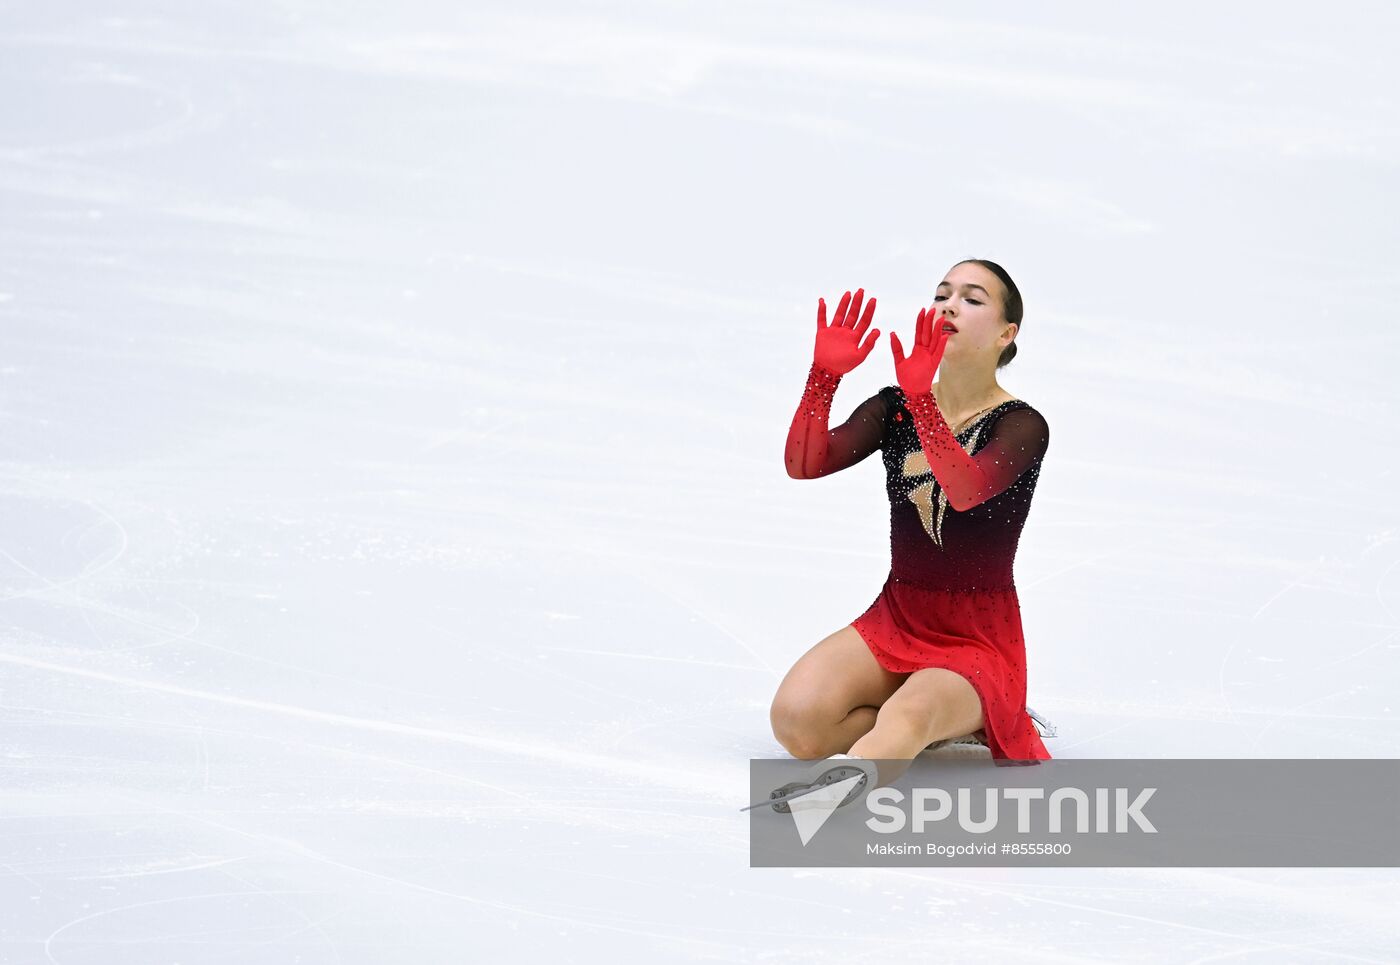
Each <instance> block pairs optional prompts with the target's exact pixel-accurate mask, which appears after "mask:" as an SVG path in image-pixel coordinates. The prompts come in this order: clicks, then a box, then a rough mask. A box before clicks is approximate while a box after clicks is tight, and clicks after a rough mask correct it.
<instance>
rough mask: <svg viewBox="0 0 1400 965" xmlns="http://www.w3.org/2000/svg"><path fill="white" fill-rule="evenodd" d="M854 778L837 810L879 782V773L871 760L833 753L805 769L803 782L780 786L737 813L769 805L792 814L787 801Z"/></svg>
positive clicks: (781, 811) (779, 811)
mask: <svg viewBox="0 0 1400 965" xmlns="http://www.w3.org/2000/svg"><path fill="white" fill-rule="evenodd" d="M853 777H854V778H859V780H857V781H856V782H855V783H854V784H852V785H851V787H850V789H849V790H848V791H847V792H846V794H845V796H844V797H842V798H841V801H840V803H839V804H837V805H836V807H838V808H843V807H845V806H846V805H847V804H850V803H851V802H852V801H854V800H856V799H857V798H859V797H860V796H861V794H862V793H864V791H865V789H866V788H867V787H870V786H871V785H873V784H874V782H875V781H876V780H878V779H879V771H878V769H877V768H876V766H875V762H874V761H870V760H866V759H865V758H863V757H851V756H850V755H849V754H832V755H831V756H830V757H828V758H826V759H824V760H820V761H817V762H816V763H815V764H813V765H812V766H811V767H810V768H808V769H807V773H806V774H804V775H803V779H802V780H799V781H791V782H789V783H787V784H784V785H783V786H782V787H780V788H778V789H776V790H775V791H773V792H772V793H771V794H769V795H768V800H766V801H758V802H756V803H754V804H750V805H749V806H748V807H743V808H740V809H739V810H740V811H751V810H753V809H754V808H757V807H762V806H763V805H765V804H768V805H771V806H772V808H773V810H774V811H777V812H778V813H780V814H788V813H790V812H791V811H792V805H791V804H789V803H788V802H790V801H791V800H793V799H794V798H799V797H803V796H805V795H808V794H811V793H812V792H814V791H820V790H821V789H822V788H824V787H830V786H831V785H832V784H840V783H841V782H842V781H846V780H849V779H851V778H853Z"/></svg>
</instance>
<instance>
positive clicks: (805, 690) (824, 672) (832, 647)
mask: <svg viewBox="0 0 1400 965" xmlns="http://www.w3.org/2000/svg"><path fill="white" fill-rule="evenodd" d="M908 676H909V675H908V674H898V673H891V672H890V671H888V670H886V669H885V668H884V667H881V666H880V665H879V663H877V662H876V661H875V658H874V656H872V655H871V653H870V648H869V647H868V646H866V645H865V641H864V640H862V639H861V637H860V634H858V633H857V632H856V631H855V628H854V627H850V626H846V627H842V628H841V629H840V630H837V631H836V632H835V633H833V634H832V635H831V636H829V637H827V638H826V639H825V640H822V641H821V642H820V643H818V644H817V645H816V646H814V647H813V648H812V649H811V650H808V651H807V652H806V653H805V654H803V655H802V656H801V657H800V658H799V659H798V661H797V663H795V664H793V667H792V669H791V670H789V671H788V672H787V676H786V677H784V678H783V682H782V683H781V684H779V685H778V692H777V694H776V695H775V696H774V698H773V706H772V709H771V710H770V711H769V718H770V720H771V721H772V725H773V736H774V737H776V738H777V739H778V743H780V744H782V745H783V747H784V748H786V749H787V751H788V753H789V754H791V755H792V756H793V757H796V758H799V759H801V760H812V759H814V758H820V757H829V756H830V755H832V754H842V753H845V752H846V751H848V750H849V749H850V747H851V745H852V744H854V743H855V742H856V741H858V740H859V739H860V738H861V737H863V736H864V735H865V734H866V733H867V732H869V731H870V729H871V728H872V727H874V726H875V723H876V716H877V713H878V710H879V707H880V706H881V705H882V704H884V702H885V701H886V700H888V699H889V697H890V695H891V694H893V693H894V692H895V691H897V690H898V689H899V687H900V684H901V683H903V682H904V681H905V680H906V679H907V678H908Z"/></svg>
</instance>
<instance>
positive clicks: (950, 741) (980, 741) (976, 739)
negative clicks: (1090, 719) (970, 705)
mask: <svg viewBox="0 0 1400 965" xmlns="http://www.w3.org/2000/svg"><path fill="white" fill-rule="evenodd" d="M1026 714H1027V715H1028V716H1029V717H1030V719H1031V721H1032V723H1034V724H1035V729H1036V731H1037V732H1038V733H1039V734H1040V736H1041V737H1056V736H1058V734H1059V731H1058V730H1057V729H1056V728H1055V725H1054V724H1052V723H1050V722H1049V721H1048V720H1046V719H1045V718H1044V717H1042V716H1040V715H1039V714H1037V713H1036V712H1035V711H1033V710H1031V708H1030V706H1029V705H1027V707H1026ZM948 745H965V746H972V747H986V746H987V732H986V731H985V730H979V731H974V732H973V733H971V734H964V735H963V736H962V737H945V738H943V740H936V741H934V742H933V743H932V744H930V745H928V746H927V747H925V748H924V750H926V751H936V750H938V748H940V747H946V746H948Z"/></svg>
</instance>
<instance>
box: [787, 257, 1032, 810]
mask: <svg viewBox="0 0 1400 965" xmlns="http://www.w3.org/2000/svg"><path fill="white" fill-rule="evenodd" d="M864 295H865V292H864V289H861V290H858V291H857V292H856V293H855V297H854V298H852V296H851V293H850V292H847V293H846V294H845V296H844V297H843V298H842V299H841V303H840V305H838V306H837V309H836V315H835V318H834V319H833V321H832V323H831V324H830V325H828V324H827V322H826V302H825V301H824V300H818V303H817V333H816V346H815V351H814V357H813V361H812V367H811V370H810V372H809V374H808V377H807V387H806V390H805V391H804V393H803V395H802V402H801V405H800V406H799V407H798V410H797V414H796V415H795V416H794V418H793V421H792V428H791V429H790V431H789V433H788V439H787V446H786V452H785V458H786V461H787V471H788V475H790V476H791V477H792V478H794V479H817V478H820V477H821V476H826V475H830V474H831V473H834V472H840V471H841V470H842V469H846V468H848V467H850V466H853V465H855V464H856V463H858V462H860V461H861V460H862V459H864V458H866V457H867V456H869V455H870V454H871V453H873V452H875V451H876V450H877V449H879V450H881V451H882V452H883V454H884V463H885V479H886V482H885V488H886V492H887V495H888V496H889V500H890V573H889V576H888V578H887V579H886V581H885V584H884V586H883V588H882V589H881V590H880V593H879V595H878V596H877V597H876V599H875V602H874V603H872V604H871V606H870V608H869V609H867V610H866V611H865V613H863V614H862V615H861V616H859V617H857V618H856V620H855V621H854V622H852V623H851V624H850V625H849V626H847V627H844V628H842V629H841V630H838V631H837V632H836V633H833V634H832V635H831V636H829V637H827V638H826V639H824V640H822V641H821V642H820V643H818V644H817V645H816V646H815V647H813V648H812V649H811V650H809V651H808V652H807V653H806V654H804V655H803V656H802V657H801V658H800V659H799V660H798V661H797V663H796V664H795V665H794V666H793V667H792V669H791V670H790V671H788V674H787V676H786V677H785V678H784V679H783V682H782V684H781V685H780V686H779V688H778V692H777V695H776V696H775V697H774V699H773V706H772V711H771V719H772V725H773V734H774V736H775V737H777V739H778V741H779V743H781V744H782V745H783V747H785V748H786V749H787V750H788V751H789V752H790V753H791V754H792V755H793V756H794V757H798V758H802V759H812V758H826V760H822V761H819V762H818V763H817V764H816V765H814V766H813V767H812V768H811V770H810V771H809V774H808V777H809V780H808V782H807V783H809V784H811V783H831V782H832V780H834V779H840V778H844V777H846V776H852V775H853V774H856V773H862V772H863V773H864V774H865V775H866V776H867V778H868V779H867V780H866V781H861V782H857V784H856V786H855V787H854V789H853V790H852V792H851V793H850V794H849V795H847V796H846V798H845V800H843V802H842V803H843V804H846V803H849V802H850V801H851V800H854V799H855V798H856V797H857V796H858V794H859V792H860V791H861V790H863V789H864V788H865V787H866V786H867V785H869V786H871V787H873V786H876V785H881V784H888V783H891V782H893V781H894V780H895V779H896V778H898V777H899V775H900V774H902V773H903V772H904V771H905V770H906V769H907V768H908V766H909V764H910V763H912V761H913V759H914V757H915V756H916V755H918V754H919V752H920V751H922V750H924V749H925V748H927V747H929V746H930V745H931V744H932V745H936V744H941V743H943V742H946V741H948V740H950V739H956V738H959V737H963V736H965V735H975V736H976V737H979V738H982V739H983V740H984V742H985V743H986V745H987V746H988V748H989V749H990V750H991V753H992V757H993V759H995V760H997V761H1009V762H1016V763H1023V762H1027V763H1028V762H1034V761H1038V760H1047V759H1049V757H1050V754H1049V752H1048V751H1046V749H1045V745H1044V744H1043V743H1042V742H1041V739H1040V734H1039V733H1038V732H1037V730H1036V728H1035V725H1034V724H1033V723H1032V720H1031V717H1030V715H1029V714H1028V712H1027V708H1026V660H1025V643H1024V641H1023V639H1022V636H1021V619H1020V603H1019V601H1018V599H1017V595H1016V587H1015V583H1014V580H1013V577H1012V564H1013V560H1014V558H1015V553H1016V545H1017V542H1018V539H1019V537H1020V533H1021V529H1022V527H1023V526H1024V525H1025V521H1026V515H1027V512H1028V511H1029V509H1030V502H1031V496H1032V494H1033V493H1034V491H1035V485H1036V480H1037V478H1038V477H1039V473H1040V464H1041V460H1042V459H1043V458H1044V456H1045V452H1046V449H1047V448H1048V446H1049V442H1050V431H1049V426H1048V425H1047V423H1046V421H1045V419H1044V417H1043V416H1042V415H1041V414H1040V413H1039V412H1037V411H1036V410H1035V409H1034V408H1033V407H1031V406H1030V405H1029V404H1028V403H1026V402H1024V401H1022V400H1020V399H1017V398H1015V397H1013V396H1012V395H1010V394H1009V393H1008V392H1006V390H1004V389H1003V388H1002V387H1001V386H1000V385H998V384H997V379H996V370H997V369H998V368H1000V367H1001V366H1003V365H1005V364H1006V363H1007V362H1009V361H1011V359H1012V358H1014V357H1015V355H1016V344H1015V339H1016V334H1017V332H1018V331H1019V330H1020V323H1021V315H1022V305H1021V296H1020V292H1019V291H1018V290H1017V288H1016V285H1015V283H1014V282H1012V280H1011V278H1010V276H1009V275H1008V274H1007V273H1006V271H1005V269H1003V268H1002V267H1001V266H1000V265H997V264H995V263H994V262H990V261H984V260H980V259H979V260H969V261H963V262H959V263H958V264H956V265H954V266H953V268H952V269H951V270H950V271H949V272H948V274H947V275H946V276H945V277H944V279H943V281H942V282H941V283H940V284H939V285H938V288H937V292H936V295H935V297H934V304H933V305H932V306H931V307H930V308H928V309H927V310H921V311H920V312H919V314H918V318H917V320H916V323H915V339H914V344H913V346H911V348H910V352H909V355H908V356H907V357H906V356H905V355H904V352H903V347H902V346H901V344H900V341H899V337H898V336H897V335H895V334H894V333H891V334H890V343H891V348H892V350H893V354H894V367H895V376H896V379H897V381H898V386H897V387H896V386H888V387H886V388H884V389H881V390H880V391H879V392H878V393H876V394H875V395H873V396H871V397H870V398H869V399H867V400H865V401H864V402H862V403H861V404H860V405H859V406H857V407H856V409H855V411H854V412H853V413H852V415H851V417H850V418H849V419H847V420H846V422H845V423H843V424H842V425H840V426H838V427H837V428H835V429H828V427H827V422H828V419H829V417H830V412H831V401H832V397H833V396H834V394H835V391H836V386H837V384H838V383H839V382H840V380H841V377H842V376H844V375H845V374H846V373H847V372H849V371H851V370H852V369H854V368H855V367H856V366H857V365H859V364H860V363H861V362H863V361H864V360H865V358H866V356H867V355H869V354H870V351H871V349H873V348H874V346H875V343H876V341H877V340H878V339H879V337H880V332H879V329H876V330H874V331H872V332H870V333H869V335H868V336H867V335H866V332H867V329H869V327H870V322H871V319H872V318H873V317H874V314H875V299H874V298H871V299H870V301H869V303H868V304H867V305H866V306H865V314H864V316H863V317H860V314H861V303H862V300H863V299H864ZM935 312H937V313H938V317H937V318H935ZM858 317H859V321H858V322H857V318H858ZM862 339H863V341H862ZM940 365H941V367H940ZM935 371H937V373H938V376H939V379H938V382H937V383H936V384H935V383H934V382H933V376H934V372H935ZM876 760H878V761H880V765H879V767H878V769H877V767H876V765H875V763H874V762H875V761H876ZM833 774H834V775H836V777H835V778H833V777H832V775H833ZM823 775H827V780H821V778H822V776H823ZM794 786H796V785H788V786H787V787H788V788H792V787H794ZM780 790H786V789H780ZM776 793H778V792H775V794H776Z"/></svg>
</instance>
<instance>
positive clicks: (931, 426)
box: [890, 308, 1049, 512]
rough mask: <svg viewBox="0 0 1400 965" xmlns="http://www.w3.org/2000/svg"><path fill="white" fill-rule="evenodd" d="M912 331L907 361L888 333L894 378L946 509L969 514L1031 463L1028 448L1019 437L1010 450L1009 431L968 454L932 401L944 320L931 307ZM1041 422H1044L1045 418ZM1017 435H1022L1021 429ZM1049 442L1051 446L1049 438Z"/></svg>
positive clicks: (943, 344) (943, 339)
mask: <svg viewBox="0 0 1400 965" xmlns="http://www.w3.org/2000/svg"><path fill="white" fill-rule="evenodd" d="M914 333H915V334H914V347H913V349H911V350H910V352H909V357H908V358H905V357H904V349H903V347H902V346H901V345H900V344H899V336H898V335H896V334H895V333H894V332H891V333H890V348H891V350H893V352H894V371H895V377H896V378H897V379H898V380H899V387H900V389H902V390H903V391H904V405H905V407H906V408H908V409H909V414H910V415H912V416H913V417H914V428H915V430H916V431H917V432H918V433H919V443H920V445H922V446H923V449H924V455H925V456H927V457H928V464H929V468H930V469H932V470H933V475H934V478H936V479H937V480H938V484H939V485H940V486H942V487H943V493H944V495H946V496H947V497H948V505H950V506H952V507H953V508H954V509H956V510H957V511H958V512H965V511H967V510H969V509H971V508H973V507H974V506H977V505H980V504H981V503H984V502H986V501H987V500H989V499H991V498H992V497H993V496H996V495H997V494H999V493H1001V492H1003V491H1005V490H1006V489H1007V488H1008V487H1009V486H1010V485H1011V484H1012V483H1013V482H1015V481H1016V477H1018V476H1019V475H1020V474H1021V472H1022V471H1024V469H1025V468H1026V465H1027V463H1028V462H1029V461H1032V460H1031V459H1029V458H1027V457H1024V455H1023V454H1024V453H1025V451H1026V449H1025V447H1023V446H1022V445H1020V441H1021V440H1019V439H1018V440H1016V441H1017V444H1016V445H1015V446H1014V448H1015V449H1016V450H1017V451H1016V452H1011V451H1009V447H1010V446H1011V443H1012V439H1011V434H1010V433H1001V434H999V435H1001V436H1002V437H1003V438H1001V439H1000V440H999V439H998V437H997V436H993V438H992V439H991V441H990V442H988V444H987V445H986V446H984V447H983V448H982V449H981V450H980V451H978V453H977V455H975V456H969V455H968V454H967V450H965V449H964V448H963V447H962V443H960V442H958V439H957V437H956V436H955V435H953V430H952V428H951V427H950V426H949V425H948V423H947V422H946V421H945V420H944V418H943V413H942V412H941V411H939V408H938V403H937V402H935V401H934V398H933V373H934V372H935V371H937V369H938V363H939V362H940V361H942V359H943V349H944V348H945V347H946V346H947V344H948V334H949V333H948V332H947V331H945V330H944V328H943V316H941V315H940V316H938V318H937V319H935V318H934V311H933V309H932V308H928V309H919V317H918V319H917V320H916V322H915V327H914ZM1002 421H1004V420H1002ZM1018 421H1020V420H1018ZM1039 421H1040V422H1041V423H1042V424H1043V420H1039ZM1018 429H1019V427H1018ZM1016 435H1017V436H1020V435H1023V433H1021V432H1020V431H1018V432H1017V433H1016ZM1045 441H1046V442H1047V443H1048V441H1049V440H1048V438H1047V439H1046V440H1045ZM1042 451H1043V450H1042Z"/></svg>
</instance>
